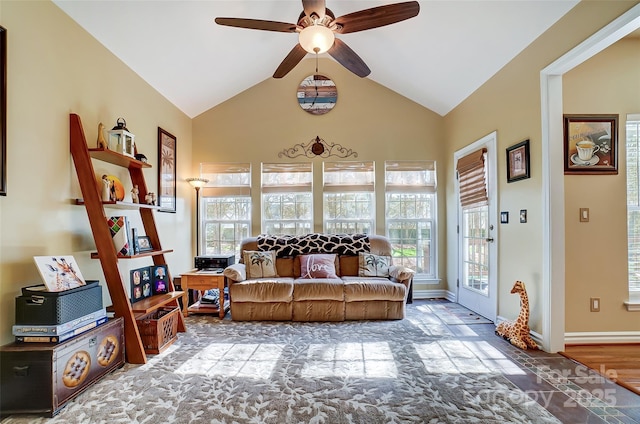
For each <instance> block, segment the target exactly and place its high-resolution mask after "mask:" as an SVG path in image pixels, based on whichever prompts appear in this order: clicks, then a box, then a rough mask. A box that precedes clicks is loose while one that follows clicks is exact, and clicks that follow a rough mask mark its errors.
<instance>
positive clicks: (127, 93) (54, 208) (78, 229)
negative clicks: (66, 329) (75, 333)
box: [0, 0, 194, 343]
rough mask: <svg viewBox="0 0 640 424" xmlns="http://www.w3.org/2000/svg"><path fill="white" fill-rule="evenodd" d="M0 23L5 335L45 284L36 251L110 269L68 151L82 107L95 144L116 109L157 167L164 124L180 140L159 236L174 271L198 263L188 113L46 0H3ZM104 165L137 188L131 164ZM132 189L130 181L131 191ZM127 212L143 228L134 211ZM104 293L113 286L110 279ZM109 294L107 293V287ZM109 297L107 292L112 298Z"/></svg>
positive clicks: (1, 309)
mask: <svg viewBox="0 0 640 424" xmlns="http://www.w3.org/2000/svg"><path fill="white" fill-rule="evenodd" d="M0 8H1V9H0V25H2V26H3V27H5V28H6V29H7V32H8V116H7V128H8V132H7V140H8V145H7V156H8V164H7V165H8V175H7V177H8V178H7V181H8V195H7V196H6V197H0V343H6V342H9V341H11V340H12V335H11V326H12V325H13V323H14V298H15V296H17V295H18V294H19V293H20V288H21V287H23V286H27V285H30V284H38V283H39V282H40V277H39V275H38V272H37V270H36V267H35V265H34V263H33V259H32V257H33V256H38V255H63V254H64V255H73V256H75V258H76V259H77V261H78V263H79V266H80V269H81V272H82V273H83V275H84V277H85V278H88V279H100V280H101V281H104V276H103V275H102V271H101V268H100V265H99V262H98V261H97V260H91V259H89V254H90V252H91V251H93V250H94V249H95V244H94V242H93V238H92V235H91V231H90V227H89V221H88V219H87V216H86V213H85V210H84V208H83V207H79V206H72V205H71V199H72V198H75V197H81V195H80V190H79V186H78V182H77V178H76V175H75V170H74V167H73V163H72V161H71V155H70V153H69V113H71V112H73V113H77V114H79V115H80V117H81V119H82V121H83V124H84V130H85V135H86V137H87V141H88V143H89V144H90V146H93V145H94V143H95V140H96V137H97V126H98V123H99V122H101V121H102V122H103V123H104V124H105V126H107V127H109V128H110V127H111V126H113V125H114V124H115V121H116V119H117V118H118V117H121V116H122V117H124V118H125V119H126V120H127V126H128V128H129V129H130V130H131V132H133V133H134V134H135V135H136V142H137V143H138V150H139V152H141V153H144V154H145V155H146V156H147V157H148V158H149V160H150V162H151V164H153V165H154V166H155V164H156V162H157V148H156V145H157V141H156V140H157V127H158V126H161V127H162V128H164V129H165V130H167V131H169V132H170V133H172V134H174V135H175V136H176V137H177V140H178V154H177V159H178V167H177V169H178V180H179V181H181V182H180V183H179V184H178V212H177V213H176V214H167V213H157V214H156V221H157V223H158V225H159V227H160V238H161V241H162V243H163V247H165V248H173V249H174V252H173V253H170V254H168V255H167V260H168V262H169V266H170V268H171V270H172V272H173V273H174V274H176V273H180V272H184V271H185V270H188V268H189V266H190V265H191V262H192V243H191V237H188V236H187V237H185V236H184V235H185V234H187V235H189V234H190V233H191V215H192V202H193V197H194V194H193V190H192V189H190V187H189V185H188V184H187V183H185V182H183V181H184V178H186V177H187V176H189V175H191V120H190V119H189V118H188V117H187V116H186V115H184V114H183V113H181V112H180V111H179V110H178V109H176V107H174V106H173V105H172V104H170V103H169V102H168V101H167V100H166V99H164V98H163V97H162V96H160V95H159V94H158V93H157V92H156V91H155V90H154V89H153V88H151V87H150V86H149V85H148V84H147V83H145V82H144V81H142V80H141V79H140V78H139V77H138V76H137V75H136V74H135V73H134V72H133V71H131V70H130V69H129V68H127V67H126V66H125V65H124V64H123V63H122V62H121V61H120V60H118V59H116V58H115V57H114V56H113V55H112V54H111V53H110V52H109V51H107V50H106V49H105V48H104V47H103V46H102V45H100V44H99V43H98V42H97V41H96V40H95V39H93V38H92V37H91V36H90V35H89V34H88V33H87V32H85V31H84V30H83V29H82V28H80V27H79V26H78V25H77V24H76V23H75V22H73V21H72V20H71V19H70V18H69V17H67V15H65V14H64V13H63V12H62V11H61V10H60V9H58V7H57V6H55V5H54V4H53V3H51V2H49V1H6V0H2V2H0ZM94 166H95V167H96V172H97V173H102V172H109V173H114V175H117V176H119V177H120V179H121V180H122V181H123V183H124V185H125V187H127V186H128V187H129V188H130V187H131V181H130V179H129V177H128V173H127V172H126V171H124V173H123V170H122V169H118V168H115V167H112V166H111V165H106V164H103V163H100V162H97V161H94ZM145 177H146V178H147V185H148V187H149V189H150V190H154V191H156V189H157V168H155V167H154V168H152V169H150V170H147V171H145ZM126 191H127V192H128V189H127V190H126ZM106 213H107V214H110V215H111V214H113V215H115V214H126V215H128V216H130V219H131V220H132V222H133V225H134V226H137V227H139V228H142V225H141V222H140V221H139V217H138V216H137V214H134V213H133V212H127V211H121V210H111V211H110V210H107V211H106ZM150 264H151V261H150V260H148V259H135V260H130V261H121V265H122V268H123V276H124V277H125V278H126V280H125V281H128V272H127V269H128V268H135V267H139V266H146V265H150ZM103 287H104V291H105V292H106V286H104V283H103ZM105 297H107V296H105ZM105 302H107V304H108V303H109V300H108V297H107V299H105Z"/></svg>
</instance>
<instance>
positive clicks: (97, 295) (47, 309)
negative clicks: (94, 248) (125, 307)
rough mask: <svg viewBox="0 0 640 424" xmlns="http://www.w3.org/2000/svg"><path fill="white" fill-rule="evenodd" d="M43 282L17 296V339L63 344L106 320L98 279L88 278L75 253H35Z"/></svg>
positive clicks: (15, 328) (20, 340) (14, 333)
mask: <svg viewBox="0 0 640 424" xmlns="http://www.w3.org/2000/svg"><path fill="white" fill-rule="evenodd" d="M34 260H35V263H36V267H37V268H38V271H39V273H40V276H41V277H42V280H43V282H44V284H42V285H36V286H30V287H24V288H23V289H22V292H23V293H22V295H21V296H18V297H16V320H15V325H14V326H13V328H12V330H13V335H14V336H15V340H16V342H36V343H61V342H64V341H65V340H69V339H70V338H72V337H74V336H77V335H80V334H82V333H84V332H86V331H89V330H91V329H93V328H95V327H97V326H99V325H101V324H104V323H105V322H107V320H108V317H107V310H106V308H104V307H103V303H102V290H101V288H100V286H99V285H98V281H89V284H87V281H85V279H84V277H83V276H82V273H81V272H80V269H79V268H78V265H77V263H76V261H75V258H74V257H73V256H64V255H63V256H60V255H56V256H35V257H34Z"/></svg>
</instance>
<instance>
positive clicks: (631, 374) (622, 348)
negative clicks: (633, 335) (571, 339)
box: [560, 343, 640, 395]
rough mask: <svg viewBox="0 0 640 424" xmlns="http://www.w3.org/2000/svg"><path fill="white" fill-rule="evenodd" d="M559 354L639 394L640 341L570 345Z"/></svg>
mask: <svg viewBox="0 0 640 424" xmlns="http://www.w3.org/2000/svg"><path fill="white" fill-rule="evenodd" d="M560 354H562V355H563V356H566V357H567V358H569V359H573V360H574V361H577V362H580V363H581V364H584V365H586V366H588V367H589V368H591V369H593V370H595V371H597V372H599V373H600V374H602V375H604V376H605V377H608V378H610V379H612V380H615V381H616V383H618V384H619V385H621V386H623V387H625V388H627V389H629V390H631V391H633V392H635V393H637V394H639V395H640V343H632V344H603V345H570V346H566V347H565V351H564V352H560Z"/></svg>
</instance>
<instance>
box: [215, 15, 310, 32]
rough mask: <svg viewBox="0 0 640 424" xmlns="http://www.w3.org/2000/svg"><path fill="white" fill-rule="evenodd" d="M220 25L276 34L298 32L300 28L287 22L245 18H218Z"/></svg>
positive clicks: (217, 21) (216, 20)
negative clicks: (297, 29)
mask: <svg viewBox="0 0 640 424" xmlns="http://www.w3.org/2000/svg"><path fill="white" fill-rule="evenodd" d="M215 22H216V23H217V24H218V25H225V26H230V27H236V28H247V29H260V30H263V31H276V32H296V28H297V27H298V26H297V25H296V24H289V23H286V22H276V21H263V20H261V19H244V18H216V19H215Z"/></svg>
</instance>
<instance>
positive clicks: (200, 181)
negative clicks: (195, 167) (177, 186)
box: [187, 178, 209, 188]
mask: <svg viewBox="0 0 640 424" xmlns="http://www.w3.org/2000/svg"><path fill="white" fill-rule="evenodd" d="M187 182H188V183H189V184H191V186H192V187H194V188H200V187H204V186H205V185H206V184H207V183H208V182H209V180H207V179H205V178H187Z"/></svg>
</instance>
